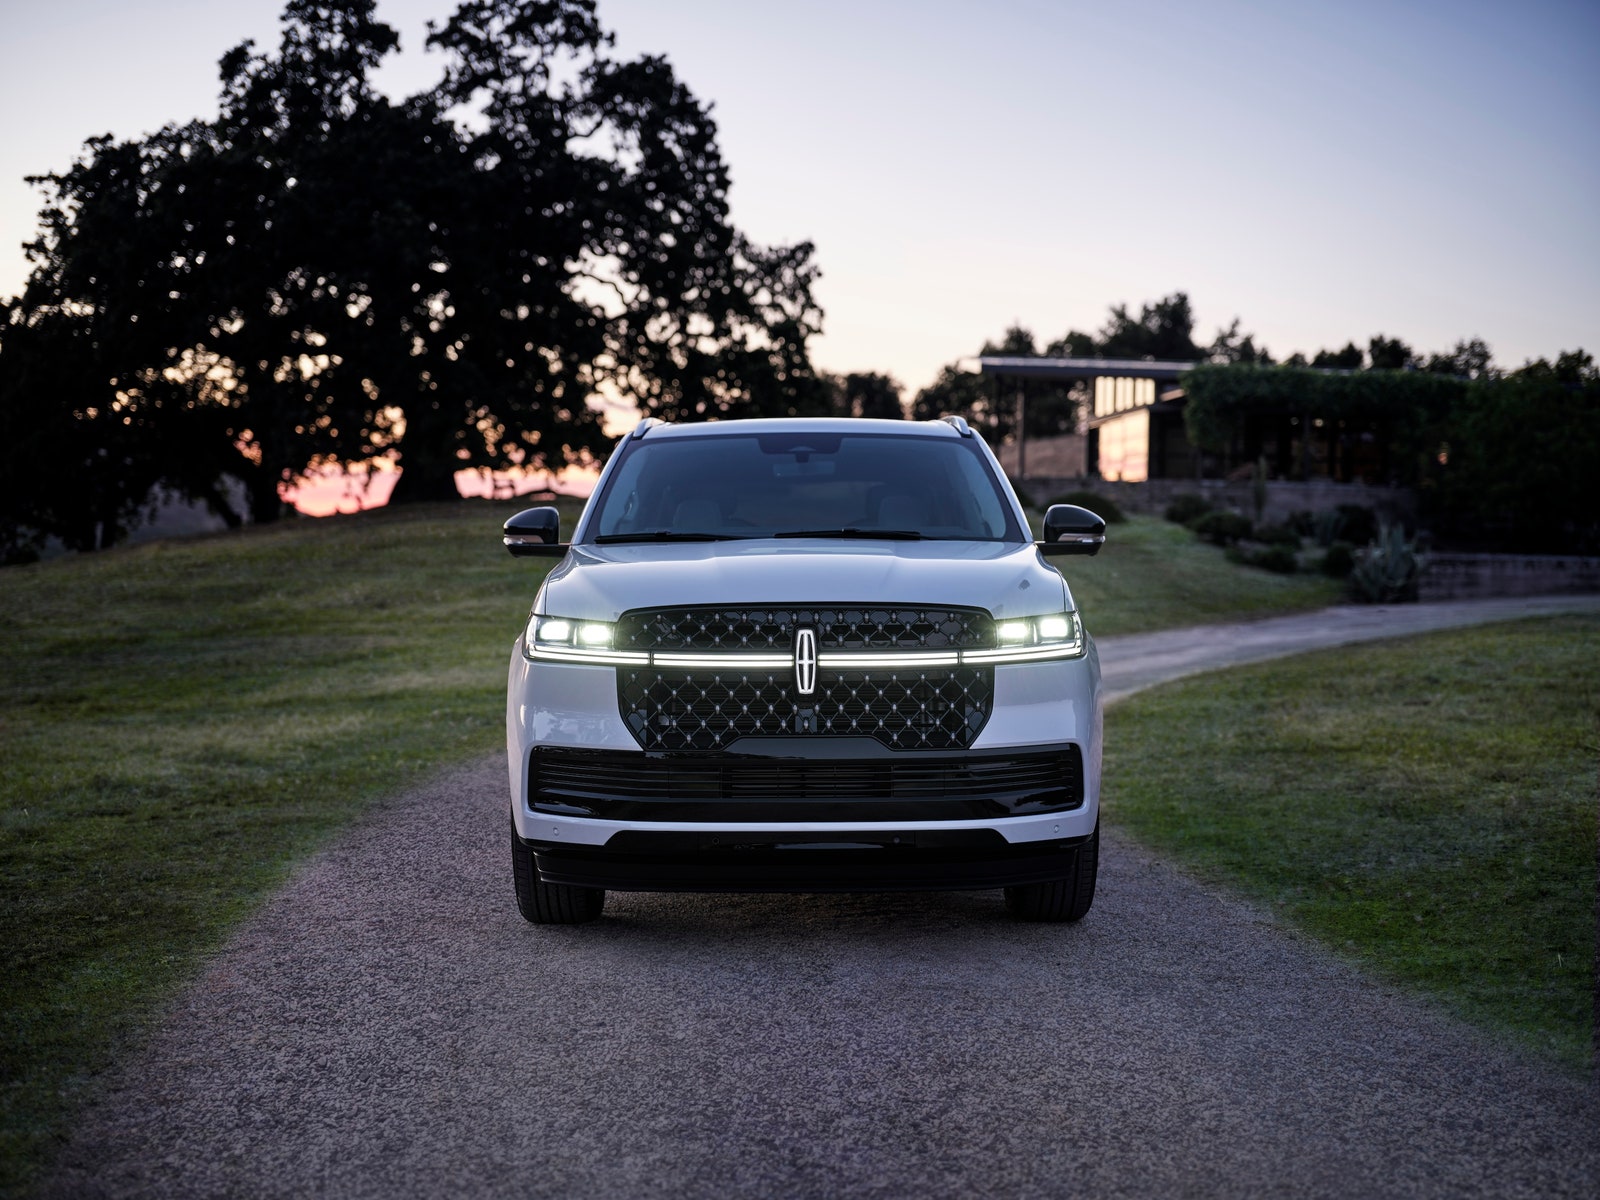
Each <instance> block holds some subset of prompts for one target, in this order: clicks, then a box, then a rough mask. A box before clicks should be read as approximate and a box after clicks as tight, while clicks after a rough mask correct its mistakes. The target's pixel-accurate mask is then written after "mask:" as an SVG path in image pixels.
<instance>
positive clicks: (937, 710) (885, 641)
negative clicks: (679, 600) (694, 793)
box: [616, 604, 995, 751]
mask: <svg viewBox="0 0 1600 1200" xmlns="http://www.w3.org/2000/svg"><path fill="white" fill-rule="evenodd" d="M801 628H810V629H814V630H816V633H817V644H818V647H819V648H820V649H822V650H840V651H845V650H850V651H888V652H893V651H895V650H906V651H915V650H954V649H987V648H989V647H992V646H993V645H994V644H995V632H994V619H993V618H992V617H991V616H990V615H989V614H988V613H986V612H984V611H982V610H981V609H971V608H964V609H961V608H900V607H881V606H880V607H873V606H870V605H852V604H819V605H814V606H807V607H804V608H801V607H786V608H714V607H700V608H677V609H655V610H643V611H638V612H631V613H625V614H623V616H622V618H621V619H620V620H619V621H618V623H617V643H616V644H617V648H618V649H622V650H652V651H681V652H701V653H704V652H710V653H716V652H718V651H722V652H726V653H729V654H737V653H745V654H748V653H771V652H773V651H777V652H779V653H785V654H787V653H789V652H790V651H791V650H792V649H793V648H794V640H795V633H796V631H797V630H799V629H801ZM617 700H618V703H619V706H620V708H621V710H622V718H623V720H624V721H626V722H627V724H628V728H629V729H631V730H632V731H633V735H634V737H636V738H638V739H639V744H640V745H641V746H643V747H644V748H645V749H646V750H674V751H684V750H720V749H722V748H724V747H725V746H727V745H729V744H730V743H732V742H734V741H736V740H737V739H739V738H741V737H751V736H758V737H777V736H784V735H793V734H834V735H852V734H854V735H864V736H868V737H874V738H876V739H877V740H878V741H880V742H882V743H883V744H884V745H885V746H888V747H889V748H890V749H892V750H958V749H965V748H967V747H968V746H971V745H972V743H973V741H974V740H975V739H976V738H977V736H978V734H979V732H980V731H981V730H982V729H983V725H984V722H985V721H987V720H988V719H989V713H990V712H991V711H992V709H993V706H994V668H992V667H921V668H894V667H885V668H874V669H872V670H857V671H827V670H822V671H819V672H818V675H817V684H816V691H815V693H814V694H813V695H810V696H801V695H799V694H798V692H797V690H796V687H795V682H794V673H793V671H789V670H782V669H779V670H768V669H759V670H739V669H730V670H719V669H715V668H707V667H696V668H693V669H686V668H679V669H674V668H662V667H649V668H630V667H620V668H618V670H617Z"/></svg>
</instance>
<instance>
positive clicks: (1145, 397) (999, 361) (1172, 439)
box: [977, 355, 1196, 483]
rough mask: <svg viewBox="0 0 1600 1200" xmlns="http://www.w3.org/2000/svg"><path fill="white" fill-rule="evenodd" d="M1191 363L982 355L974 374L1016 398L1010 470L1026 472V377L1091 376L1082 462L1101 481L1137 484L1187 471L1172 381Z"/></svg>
mask: <svg viewBox="0 0 1600 1200" xmlns="http://www.w3.org/2000/svg"><path fill="white" fill-rule="evenodd" d="M1195 366H1196V364H1195V363H1192V362H1153V361H1145V360H1142V359H1128V358H1023V357H1005V356H987V355H986V356H984V357H981V358H979V359H977V367H978V371H979V373H980V374H983V375H986V376H991V377H993V378H994V380H995V382H996V385H997V387H998V388H999V389H1000V392H1001V394H1002V395H1004V394H1005V392H1006V390H1007V389H1008V385H1009V386H1010V387H1011V388H1012V390H1014V391H1015V393H1016V399H1017V474H1018V476H1019V477H1022V476H1025V475H1026V474H1027V457H1026V453H1027V451H1026V439H1027V434H1026V430H1025V426H1024V421H1023V418H1024V417H1025V416H1026V412H1027V403H1028V401H1027V382H1028V380H1030V379H1045V380H1050V381H1052V382H1056V383H1065V384H1068V385H1071V384H1073V383H1077V382H1080V381H1084V380H1093V387H1094V404H1093V407H1092V409H1091V411H1090V416H1089V420H1088V434H1089V446H1088V456H1087V461H1088V462H1089V463H1090V464H1091V465H1093V466H1094V467H1095V469H1096V470H1097V471H1098V473H1099V475H1100V477H1101V478H1102V479H1114V480H1125V481H1127V482H1129V483H1137V482H1142V481H1143V480H1146V479H1151V478H1156V479H1160V478H1170V477H1172V476H1176V475H1191V474H1193V473H1194V468H1195V460H1194V455H1195V451H1194V449H1193V448H1192V447H1191V446H1190V445H1189V439H1188V436H1187V434H1186V433H1185V432H1184V427H1183V404H1182V400H1183V390H1182V389H1181V388H1180V387H1179V386H1178V380H1179V378H1180V377H1181V376H1182V375H1183V373H1184V372H1185V371H1188V370H1191V369H1192V368H1194V367H1195Z"/></svg>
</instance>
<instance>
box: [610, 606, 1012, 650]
mask: <svg viewBox="0 0 1600 1200" xmlns="http://www.w3.org/2000/svg"><path fill="white" fill-rule="evenodd" d="M802 626H809V627H811V628H813V629H815V630H816V631H817V645H818V646H820V647H821V648H822V649H824V650H983V649H988V648H989V647H992V646H993V645H994V644H995V640H994V619H993V618H992V617H990V616H989V614H988V613H986V612H984V611H983V610H982V609H976V608H889V607H884V606H883V605H866V604H816V605H808V606H806V607H803V608H795V607H784V608H717V607H698V608H671V609H651V610H648V611H639V612H631V613H624V614H623V616H622V618H621V619H620V620H619V621H618V622H617V631H616V635H617V642H616V646H617V649H619V650H728V651H740V652H758V651H772V650H778V651H787V650H789V649H790V648H791V647H792V646H793V645H794V634H795V630H797V629H799V628H801V627H802Z"/></svg>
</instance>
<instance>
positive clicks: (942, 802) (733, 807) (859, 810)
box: [529, 745, 1083, 821]
mask: <svg viewBox="0 0 1600 1200" xmlns="http://www.w3.org/2000/svg"><path fill="white" fill-rule="evenodd" d="M530 773H531V774H530V779H529V795H530V796H531V797H532V803H533V807H534V808H535V809H537V810H539V811H543V812H554V813H564V814H568V815H581V816H591V817H600V818H603V819H610V820H657V821H672V820H679V821H791V820H793V821H803V820H862V821H864V820H875V821H916V820H940V819H948V820H962V819H974V818H987V817H996V816H1020V815H1024V814H1027V813H1036V812H1056V811H1063V810H1066V809H1072V808H1077V807H1078V806H1079V805H1081V804H1082V803H1083V755H1082V752H1081V751H1080V749H1079V748H1078V746H1076V745H1066V746H1062V747H1059V748H1054V749H1049V750H1043V751H1038V750H1035V751H1028V752H1023V753H1009V754H1007V753H997V754H984V755H962V756H960V757H951V756H949V755H943V754H912V755H898V754H897V755H884V754H882V753H881V752H880V754H879V756H878V757H872V758H850V759H835V758H798V757H797V758H769V757H765V756H758V755H749V754H639V753H635V752H632V751H626V750H575V749H562V748H552V747H539V748H537V749H536V750H535V751H534V753H533V758H532V762H531V765H530Z"/></svg>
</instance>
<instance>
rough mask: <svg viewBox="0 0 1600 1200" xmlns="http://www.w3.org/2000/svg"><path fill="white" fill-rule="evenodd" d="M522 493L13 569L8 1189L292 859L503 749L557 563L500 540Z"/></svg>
mask: <svg viewBox="0 0 1600 1200" xmlns="http://www.w3.org/2000/svg"><path fill="white" fill-rule="evenodd" d="M515 508H516V505H514V504H512V505H506V504H494V503H491V502H488V501H476V502H464V503H462V504H461V505H459V506H449V507H442V508H434V509H430V510H427V511H424V512H407V513H398V512H395V513H391V512H388V511H386V510H379V511H376V512H372V513H367V514H361V515H358V516H353V517H340V518H334V519H329V520H323V521H296V522H291V523H287V524H285V525H284V526H281V527H277V528H270V529H261V530H254V531H250V532H248V533H246V534H244V535H239V536H220V537H212V538H203V539H197V540H188V541H173V542H164V543H153V544H150V545H147V546H141V547H136V548H133V549H129V550H119V551H113V552H110V553H106V554H100V555H88V556H83V557H75V558H66V559H60V560H56V561H53V562H49V563H45V564H41V565H37V566H31V567H21V568H8V569H7V570H5V571H4V572H0V629H3V634H0V695H3V697H4V699H3V702H0V748H3V752H0V796H3V797H4V808H3V811H0V868H3V869H0V880H3V883H0V887H3V889H4V893H3V900H4V903H3V908H0V922H3V923H4V930H5V933H4V944H5V947H6V959H7V962H6V968H7V969H6V971H5V974H4V978H3V979H0V1055H3V1058H0V1063H3V1071H0V1080H3V1089H0V1192H6V1191H9V1190H10V1188H11V1187H13V1186H15V1185H16V1184H17V1183H18V1182H19V1180H22V1179H25V1178H26V1177H27V1176H28V1175H29V1174H30V1173H31V1172H32V1171H33V1170H34V1169H36V1168H37V1165H38V1164H39V1162H40V1161H42V1159H43V1157H45V1156H47V1155H48V1154H49V1152H50V1149H51V1145H52V1141H51V1139H52V1137H53V1136H54V1134H55V1131H56V1130H58V1129H59V1128H61V1127H62V1125H63V1123H64V1122H65V1121H66V1120H67V1118H68V1116H69V1114H70V1112H71V1111H72V1108H73V1106H74V1104H75V1103H76V1102H77V1100H78V1098H79V1093H80V1090H81V1087H82V1085H83V1083H84V1082H85V1081H86V1079H87V1078H88V1076H89V1073H90V1072H92V1071H93V1070H95V1069H96V1068H98V1067H99V1065H100V1064H101V1063H103V1062H104V1061H106V1059H107V1057H108V1056H114V1055H115V1053H116V1052H117V1051H118V1050H119V1049H120V1048H122V1047H123V1046H125V1045H126V1044H127V1041H128V1039H129V1038H130V1037H131V1036H136V1035H137V1032H138V1029H139V1027H140V1023H141V1021H142V1020H144V1019H147V1018H148V1016H149V1014H150V1013H151V1012H152V1011H153V1010H154V1008H155V1006H157V1005H158V1004H159V1002H160V1001H161V999H162V998H164V997H165V996H167V995H169V994H170V993H171V991H172V989H173V988H174V987H175V986H176V985H177V984H179V983H180V982H181V981H182V980H183V979H185V978H186V977H188V976H189V975H190V974H191V973H192V972H193V971H194V970H195V969H196V968H197V966H198V965H199V963H200V962H201V960H202V959H203V958H204V956H205V955H206V954H207V952H209V951H210V950H211V949H212V948H213V947H215V946H216V945H217V944H218V943H219V941H220V940H221V939H222V938H223V937H224V936H225V935H226V933H227V932H228V930H229V929H230V928H231V926H232V925H233V924H234V923H235V922H236V921H237V920H238V919H239V918H240V917H241V916H243V915H244V914H245V913H246V912H248V911H249V909H250V907H251V906H252V905H253V904H254V903H255V902H256V901H258V900H259V899H260V898H261V897H262V896H263V895H265V894H266V893H267V892H268V891H269V890H270V889H271V888H272V887H273V886H274V885H275V884H277V883H278V882H279V881H280V880H282V879H283V877H284V875H285V874H286V872H287V871H288V870H289V868H290V867H291V866H292V865H293V864H294V862H295V861H296V860H298V859H300V858H302V857H303V856H304V855H305V854H306V853H307V852H308V851H310V850H311V849H313V848H314V847H315V846H317V845H318V844H319V843H320V842H322V841H323V840H324V839H326V838H328V837H329V836H330V835H331V834H333V833H335V832H337V831H338V830H339V829H340V828H341V827H342V826H343V825H344V824H345V823H346V822H347V821H348V820H349V819H350V818H351V817H352V816H353V815H354V814H355V813H356V812H358V811H359V810H360V808H361V807H362V806H363V805H364V804H365V803H366V802H368V801H370V800H371V799H373V798H374V797H377V796H380V795H383V794H384V793H387V792H391V791H393V790H394V789H396V788H398V787H400V786H402V785H403V784H405V783H406V782H407V780H409V779H412V778H415V777H416V776H417V775H418V773H420V772H424V771H428V770H432V769H434V768H436V767H438V766H439V765H440V764H442V763H448V762H450V761H452V760H459V759H462V758H465V757H468V756H472V755H477V754H481V753H484V752H486V751H489V750H492V749H493V748H494V747H495V746H496V745H497V744H499V743H500V741H501V739H502V738H503V737H504V732H503V730H504V724H503V716H502V713H503V707H504V690H503V689H504V687H505V682H504V680H505V669H506V660H507V656H508V654H509V652H510V645H511V642H512V639H513V638H514V637H515V636H516V632H517V629H518V626H519V624H520V622H521V619H522V617H523V616H524V615H525V614H526V612H527V610H528V606H529V604H530V603H531V601H532V598H533V594H534V591H535V589H536V587H537V585H538V581H539V580H540V579H541V578H542V577H543V574H544V571H545V570H546V569H547V568H548V567H549V566H550V565H551V560H547V559H546V560H538V559H532V560H530V559H524V560H514V559H512V558H511V557H510V556H509V555H508V554H506V552H505V550H504V549H503V548H501V546H500V544H499V537H498V536H497V535H498V525H499V523H500V522H501V521H503V520H504V519H505V517H506V516H508V515H509V514H510V513H511V512H513V511H515ZM569 527H570V526H569Z"/></svg>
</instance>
